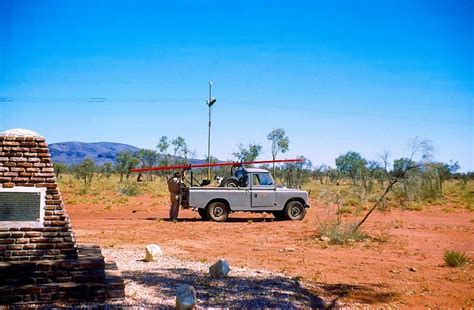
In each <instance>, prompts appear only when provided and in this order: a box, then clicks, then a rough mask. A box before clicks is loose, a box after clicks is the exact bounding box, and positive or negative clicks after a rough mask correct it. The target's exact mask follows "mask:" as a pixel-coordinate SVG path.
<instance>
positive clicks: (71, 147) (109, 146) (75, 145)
mask: <svg viewBox="0 0 474 310" xmlns="http://www.w3.org/2000/svg"><path fill="white" fill-rule="evenodd" d="M139 150H140V149H139V148H138V147H135V146H132V145H128V144H123V143H115V142H96V143H87V142H60V143H51V144H49V152H50V153H51V158H52V159H53V161H54V162H55V163H63V164H66V165H68V166H69V165H76V164H79V163H81V162H82V161H83V160H84V159H86V158H90V159H92V160H93V161H94V163H95V164H96V165H97V166H101V165H103V164H105V163H112V164H115V163H116V161H117V154H118V153H120V152H132V153H133V152H136V151H139ZM174 159H175V157H174V156H173V155H171V156H170V160H172V161H173V160H174ZM189 162H190V163H192V164H200V163H204V162H205V160H202V159H195V158H191V159H189Z"/></svg>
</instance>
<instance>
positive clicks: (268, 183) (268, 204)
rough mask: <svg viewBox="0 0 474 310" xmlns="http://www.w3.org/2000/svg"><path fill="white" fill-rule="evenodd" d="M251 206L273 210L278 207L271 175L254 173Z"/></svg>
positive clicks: (252, 176)
mask: <svg viewBox="0 0 474 310" xmlns="http://www.w3.org/2000/svg"><path fill="white" fill-rule="evenodd" d="M250 176H251V194H252V195H251V199H252V201H251V206H252V208H273V207H275V206H276V200H275V195H276V191H275V188H276V187H275V184H274V182H273V179H272V177H271V175H270V173H265V172H262V173H252V174H250Z"/></svg>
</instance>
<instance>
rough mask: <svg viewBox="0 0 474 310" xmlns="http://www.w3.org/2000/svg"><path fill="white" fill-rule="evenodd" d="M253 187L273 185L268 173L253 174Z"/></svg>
mask: <svg viewBox="0 0 474 310" xmlns="http://www.w3.org/2000/svg"><path fill="white" fill-rule="evenodd" d="M253 185H263V186H265V185H267V186H268V185H273V178H272V176H271V175H270V173H256V174H254V178H253Z"/></svg>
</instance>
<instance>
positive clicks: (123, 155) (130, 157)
mask: <svg viewBox="0 0 474 310" xmlns="http://www.w3.org/2000/svg"><path fill="white" fill-rule="evenodd" d="M139 162H140V161H139V159H138V158H137V156H136V155H135V154H133V153H131V152H120V153H118V154H117V163H116V164H115V171H117V173H118V174H119V175H120V182H122V181H123V177H124V176H126V178H127V179H128V178H129V177H130V174H131V172H130V170H131V169H133V168H135V167H137V165H138V163H139Z"/></svg>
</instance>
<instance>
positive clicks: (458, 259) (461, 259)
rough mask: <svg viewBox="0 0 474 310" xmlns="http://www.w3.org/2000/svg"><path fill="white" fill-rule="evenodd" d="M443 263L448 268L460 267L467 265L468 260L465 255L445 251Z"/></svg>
mask: <svg viewBox="0 0 474 310" xmlns="http://www.w3.org/2000/svg"><path fill="white" fill-rule="evenodd" d="M444 261H445V262H446V265H448V266H449V267H462V266H464V265H466V264H467V263H469V258H468V257H467V256H466V254H465V253H461V252H458V251H446V252H444Z"/></svg>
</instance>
